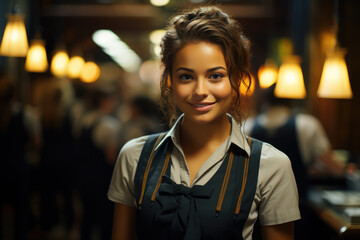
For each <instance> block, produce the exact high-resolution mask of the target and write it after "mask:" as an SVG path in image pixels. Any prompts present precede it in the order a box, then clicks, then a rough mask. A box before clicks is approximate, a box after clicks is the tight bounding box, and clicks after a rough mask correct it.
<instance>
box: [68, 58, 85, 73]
mask: <svg viewBox="0 0 360 240" xmlns="http://www.w3.org/2000/svg"><path fill="white" fill-rule="evenodd" d="M84 64H85V60H84V59H83V58H82V57H81V56H79V55H75V56H72V57H71V58H70V60H69V64H68V66H67V76H68V77H69V78H78V77H80V74H81V70H82V68H83V66H84Z"/></svg>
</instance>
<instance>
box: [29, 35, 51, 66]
mask: <svg viewBox="0 0 360 240" xmlns="http://www.w3.org/2000/svg"><path fill="white" fill-rule="evenodd" d="M48 67H49V64H48V60H47V56H46V51H45V42H44V40H41V39H34V40H32V41H31V44H30V48H29V51H28V53H27V56H26V61H25V70H26V71H28V72H46V70H47V69H48Z"/></svg>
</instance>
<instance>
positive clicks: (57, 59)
mask: <svg viewBox="0 0 360 240" xmlns="http://www.w3.org/2000/svg"><path fill="white" fill-rule="evenodd" d="M68 63H69V56H68V54H67V53H66V51H65V50H59V51H57V52H56V53H55V55H54V57H53V58H52V61H51V66H50V70H51V73H52V74H54V75H55V76H57V77H64V76H66V70H67V65H68Z"/></svg>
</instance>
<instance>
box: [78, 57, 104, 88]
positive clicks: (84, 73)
mask: <svg viewBox="0 0 360 240" xmlns="http://www.w3.org/2000/svg"><path fill="white" fill-rule="evenodd" d="M99 77H100V68H99V66H98V65H97V64H96V63H95V62H92V61H88V62H86V63H85V64H84V66H83V68H82V70H81V73H80V80H81V81H82V82H84V83H92V82H95V81H96V80H98V78H99Z"/></svg>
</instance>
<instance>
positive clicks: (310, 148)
mask: <svg viewBox="0 0 360 240" xmlns="http://www.w3.org/2000/svg"><path fill="white" fill-rule="evenodd" d="M296 127H297V134H298V138H299V140H300V148H301V152H302V154H303V157H304V161H305V164H306V165H310V164H312V163H313V162H315V160H316V159H317V158H318V157H319V156H321V155H323V154H324V153H325V152H327V151H328V150H329V149H331V144H330V141H329V139H328V137H327V135H326V132H325V130H324V128H323V126H322V124H321V123H320V121H319V120H318V119H317V118H315V117H314V116H311V115H308V114H299V115H298V118H297V121H296Z"/></svg>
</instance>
